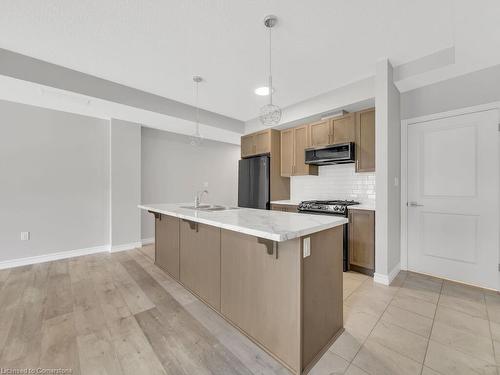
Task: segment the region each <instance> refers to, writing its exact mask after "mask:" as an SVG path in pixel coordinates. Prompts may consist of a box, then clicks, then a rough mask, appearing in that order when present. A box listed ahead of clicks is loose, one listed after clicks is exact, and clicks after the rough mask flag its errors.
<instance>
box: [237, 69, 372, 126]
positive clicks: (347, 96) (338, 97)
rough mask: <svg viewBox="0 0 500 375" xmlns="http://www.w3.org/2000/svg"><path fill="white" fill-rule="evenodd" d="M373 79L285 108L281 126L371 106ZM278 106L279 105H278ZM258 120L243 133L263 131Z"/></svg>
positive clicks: (250, 122)
mask: <svg viewBox="0 0 500 375" xmlns="http://www.w3.org/2000/svg"><path fill="white" fill-rule="evenodd" d="M374 82H375V79H374V77H368V78H365V79H362V80H359V81H356V82H353V83H351V84H349V85H347V86H343V87H339V88H337V89H334V90H331V91H329V92H326V93H324V94H321V95H318V96H316V97H314V98H310V99H307V100H304V101H302V102H299V103H296V104H293V105H291V106H288V107H286V108H282V116H281V124H282V125H281V126H276V127H275V128H278V129H280V128H282V127H289V126H292V125H299V124H300V123H305V122H308V121H314V120H317V119H319V118H321V116H322V115H325V114H328V113H331V112H334V111H336V110H341V109H344V110H347V111H349V112H355V111H358V110H361V109H364V108H368V107H372V106H373V98H374V96H375V89H374ZM278 104H279V103H278ZM264 128H265V126H264V125H262V124H261V122H260V120H259V119H258V118H255V119H253V120H250V121H247V122H245V133H246V134H248V133H252V132H255V131H258V130H262V129H264Z"/></svg>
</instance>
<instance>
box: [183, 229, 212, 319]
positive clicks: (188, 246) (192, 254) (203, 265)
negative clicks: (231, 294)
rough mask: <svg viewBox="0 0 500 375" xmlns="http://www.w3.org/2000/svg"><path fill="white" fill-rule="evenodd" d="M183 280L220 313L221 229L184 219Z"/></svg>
mask: <svg viewBox="0 0 500 375" xmlns="http://www.w3.org/2000/svg"><path fill="white" fill-rule="evenodd" d="M180 281H181V282H182V283H183V284H184V285H185V286H186V287H188V288H189V289H190V290H191V291H193V292H194V293H195V294H196V295H198V296H199V297H200V298H201V299H203V300H204V301H205V302H207V303H208V304H209V305H211V306H212V307H213V308H214V309H216V310H220V229H219V228H216V227H213V226H211V225H206V224H200V223H195V222H193V221H188V220H181V222H180Z"/></svg>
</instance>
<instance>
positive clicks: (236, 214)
mask: <svg viewBox="0 0 500 375" xmlns="http://www.w3.org/2000/svg"><path fill="white" fill-rule="evenodd" d="M182 206H192V203H170V204H144V205H139V206H138V207H139V208H141V209H143V210H147V211H152V212H156V213H159V214H163V215H169V216H174V217H178V218H180V219H186V220H190V221H194V222H197V223H202V224H207V225H212V226H214V227H219V228H224V229H228V230H232V231H235V232H239V233H244V234H248V235H251V236H255V237H261V238H265V239H268V240H272V241H278V242H282V241H287V240H291V239H294V238H297V237H301V236H307V235H308V234H312V233H316V232H320V231H322V230H325V229H330V228H333V227H336V226H339V225H343V224H346V223H347V222H348V220H347V218H343V217H339V216H330V215H311V214H302V213H292V212H281V211H271V210H257V209H253V208H237V209H230V210H225V211H211V212H210V211H202V210H193V209H189V208H183V207H182Z"/></svg>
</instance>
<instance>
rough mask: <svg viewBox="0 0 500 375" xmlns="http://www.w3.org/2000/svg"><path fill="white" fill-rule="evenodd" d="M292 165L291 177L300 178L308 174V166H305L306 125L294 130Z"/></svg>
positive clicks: (307, 140)
mask: <svg viewBox="0 0 500 375" xmlns="http://www.w3.org/2000/svg"><path fill="white" fill-rule="evenodd" d="M293 138H294V152H293V156H294V163H293V173H292V174H293V175H294V176H301V175H307V174H309V165H307V164H305V163H304V161H305V149H306V148H307V147H309V139H308V138H309V137H308V129H307V125H304V126H299V127H297V128H294V135H293Z"/></svg>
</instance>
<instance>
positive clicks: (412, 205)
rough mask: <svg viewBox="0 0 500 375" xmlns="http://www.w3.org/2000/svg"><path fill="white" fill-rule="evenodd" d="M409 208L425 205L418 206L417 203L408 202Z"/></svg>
mask: <svg viewBox="0 0 500 375" xmlns="http://www.w3.org/2000/svg"><path fill="white" fill-rule="evenodd" d="M406 205H407V206H408V207H423V206H424V205H423V204H418V203H417V202H408V203H406Z"/></svg>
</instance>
